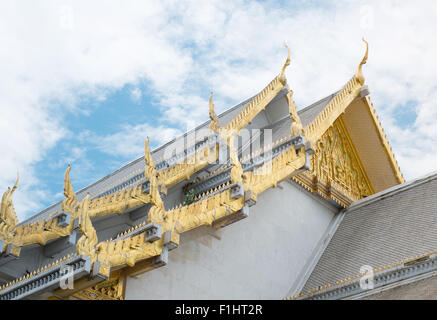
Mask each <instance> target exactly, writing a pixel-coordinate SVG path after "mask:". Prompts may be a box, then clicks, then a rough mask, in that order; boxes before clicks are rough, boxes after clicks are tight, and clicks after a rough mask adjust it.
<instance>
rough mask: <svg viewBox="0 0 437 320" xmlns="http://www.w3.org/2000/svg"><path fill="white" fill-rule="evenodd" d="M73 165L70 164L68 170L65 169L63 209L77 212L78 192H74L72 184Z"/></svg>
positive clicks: (71, 212)
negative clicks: (71, 172)
mask: <svg viewBox="0 0 437 320" xmlns="http://www.w3.org/2000/svg"><path fill="white" fill-rule="evenodd" d="M70 170H71V165H70V164H68V168H67V170H65V176H64V196H65V199H64V200H63V201H62V211H65V212H68V213H70V214H75V206H76V205H77V198H76V194H75V193H74V190H73V186H72V185H71V179H70Z"/></svg>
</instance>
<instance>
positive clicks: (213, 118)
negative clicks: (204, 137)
mask: <svg viewBox="0 0 437 320" xmlns="http://www.w3.org/2000/svg"><path fill="white" fill-rule="evenodd" d="M213 96H214V94H213V93H212V92H211V95H210V96H209V118H210V119H211V123H210V124H209V128H210V129H211V130H212V131H214V132H216V133H218V132H219V128H220V123H219V119H218V117H217V114H216V113H215V110H214V103H212V97H213Z"/></svg>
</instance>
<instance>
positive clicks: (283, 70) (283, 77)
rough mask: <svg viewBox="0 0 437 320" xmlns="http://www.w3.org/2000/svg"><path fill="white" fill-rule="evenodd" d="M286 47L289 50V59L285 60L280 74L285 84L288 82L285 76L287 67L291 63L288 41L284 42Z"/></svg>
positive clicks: (280, 79)
mask: <svg viewBox="0 0 437 320" xmlns="http://www.w3.org/2000/svg"><path fill="white" fill-rule="evenodd" d="M284 45H285V47H286V48H287V50H288V56H287V60H285V63H284V66H283V67H282V70H281V73H280V74H279V81H281V83H282V84H283V85H284V86H285V84H286V83H287V78H285V69H286V68H287V67H288V66H289V65H290V48H289V47H288V45H287V43H284Z"/></svg>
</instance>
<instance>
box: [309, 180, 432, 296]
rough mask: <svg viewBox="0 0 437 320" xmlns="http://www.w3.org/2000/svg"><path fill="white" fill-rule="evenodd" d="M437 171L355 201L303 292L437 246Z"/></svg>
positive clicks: (422, 252) (421, 253) (417, 254)
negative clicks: (367, 267) (362, 269)
mask: <svg viewBox="0 0 437 320" xmlns="http://www.w3.org/2000/svg"><path fill="white" fill-rule="evenodd" d="M436 192H437V172H436V173H433V174H430V175H427V176H425V177H422V178H419V179H416V180H413V181H410V182H408V183H404V184H402V185H398V186H395V187H392V188H389V189H387V190H385V191H382V192H379V193H377V194H374V195H372V196H370V197H367V198H365V199H362V200H359V201H357V202H355V203H353V204H352V205H351V206H350V207H349V208H348V209H347V210H346V211H345V212H344V213H343V215H344V216H343V218H342V219H340V220H339V221H338V226H337V229H336V231H335V233H334V235H333V236H332V238H331V239H330V241H329V242H328V243H327V244H326V246H325V248H324V250H323V254H322V255H321V256H320V259H319V260H318V262H317V264H316V266H315V267H314V269H313V271H312V273H311V275H310V277H309V279H308V280H307V282H306V284H305V286H304V288H303V290H302V292H303V293H306V292H308V290H313V289H316V288H318V287H323V286H326V285H332V286H334V285H335V284H336V282H338V281H342V280H343V279H348V278H351V277H352V278H353V277H355V276H357V275H359V274H360V268H361V267H362V266H365V265H369V266H371V267H372V268H379V267H384V268H385V266H387V265H392V266H394V265H395V264H396V263H397V262H399V261H402V260H404V259H406V258H411V257H416V256H421V255H423V254H425V253H428V252H430V251H433V250H435V249H437V234H436V232H435V225H436V223H437V215H436V211H435V208H436V206H437V198H436V197H435V194H436Z"/></svg>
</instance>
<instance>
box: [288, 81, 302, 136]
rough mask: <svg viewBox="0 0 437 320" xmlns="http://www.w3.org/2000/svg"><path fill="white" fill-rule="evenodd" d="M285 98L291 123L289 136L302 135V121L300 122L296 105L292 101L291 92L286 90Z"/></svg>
mask: <svg viewBox="0 0 437 320" xmlns="http://www.w3.org/2000/svg"><path fill="white" fill-rule="evenodd" d="M285 97H286V99H287V103H288V110H289V113H290V118H291V120H292V121H293V123H292V124H291V135H292V136H296V135H298V134H302V133H303V128H302V121H301V120H300V117H299V115H298V114H297V110H296V104H295V102H294V100H293V91H292V90H288V93H287V95H286V96H285Z"/></svg>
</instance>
